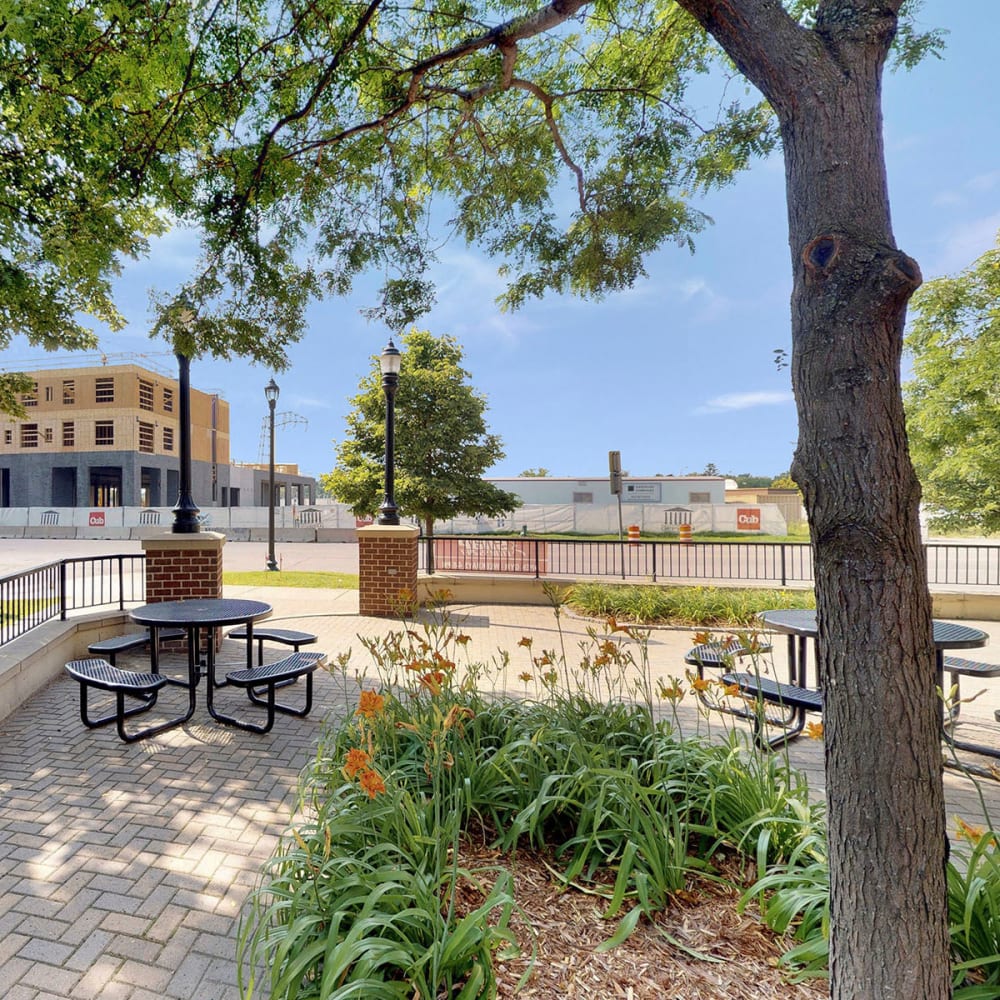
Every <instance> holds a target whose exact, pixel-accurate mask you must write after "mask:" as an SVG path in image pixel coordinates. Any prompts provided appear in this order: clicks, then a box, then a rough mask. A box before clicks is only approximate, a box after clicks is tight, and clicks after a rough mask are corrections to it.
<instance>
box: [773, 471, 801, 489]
mask: <svg viewBox="0 0 1000 1000" xmlns="http://www.w3.org/2000/svg"><path fill="white" fill-rule="evenodd" d="M798 488H799V484H798V483H797V482H795V480H794V479H792V477H791V476H790V475H789V474H788V473H787V472H783V473H782V474H781V475H780V476H775V477H774V479H772V480H771V489H773V490H797V489H798Z"/></svg>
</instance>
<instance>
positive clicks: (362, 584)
mask: <svg viewBox="0 0 1000 1000" xmlns="http://www.w3.org/2000/svg"><path fill="white" fill-rule="evenodd" d="M419 534H420V532H419V530H418V529H417V528H415V527H413V526H412V525H408V524H400V525H383V524H373V525H370V526H369V527H366V528H359V529H358V608H359V610H360V612H361V614H363V615H370V616H371V617H373V618H388V617H395V616H396V615H398V614H399V609H400V602H401V595H402V594H403V593H404V592H405V593H409V594H410V595H411V600H413V599H416V595H417V537H418V535H419Z"/></svg>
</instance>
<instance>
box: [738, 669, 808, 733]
mask: <svg viewBox="0 0 1000 1000" xmlns="http://www.w3.org/2000/svg"><path fill="white" fill-rule="evenodd" d="M722 683H723V684H735V685H736V686H737V687H738V688H739V689H740V693H741V694H743V695H744V697H746V698H748V699H751V700H754V701H756V700H760V701H766V702H768V703H769V704H771V705H779V706H781V707H782V708H785V709H791V710H792V718H791V719H790V720H782V721H781V722H779V723H778V724H779V725H781V726H782V727H783V731H782V732H781V733H780V734H779V735H777V736H774V737H772V738H771V739H770V740H769V739H767V737H766V735H765V733H764V726H765V725H766V724H767V723H768V722H771V721H774V720H770V719H768V718H767V717H766V715H765V714H764V712H762V711H760V710H758V711H756V712H752V713H749V716H750V718H751V719H752V721H753V736H754V741H755V742H756V743H757V745H758V746H760V747H766V748H767V749H770V750H774V749H776V748H777V747H780V746H782V745H783V744H785V743H787V742H789V740H793V739H795V737H796V736H798V735H799V733H801V732H802V730H803V728H804V726H805V717H806V714H807V713H808V712H822V711H823V692H822V691H821V690H820V689H819V688H810V687H800V686H799V685H798V684H782V683H781V682H780V681H774V680H771V678H770V677H761V676H760V675H759V674H745V673H739V674H725V675H723V678H722Z"/></svg>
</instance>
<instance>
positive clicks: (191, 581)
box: [142, 531, 226, 649]
mask: <svg viewBox="0 0 1000 1000" xmlns="http://www.w3.org/2000/svg"><path fill="white" fill-rule="evenodd" d="M225 544H226V536H225V535H223V534H220V533H219V532H217V531H198V532H193V533H191V534H183V533H178V534H176V535H175V534H165V535H156V536H154V537H152V538H144V539H143V540H142V550H143V552H145V553H146V603H147V604H155V603H158V602H159V601H183V600H188V599H190V598H192V597H222V546H223V545H225ZM221 642H222V629H216V635H215V646H216V649H218V647H219V645H220V644H221Z"/></svg>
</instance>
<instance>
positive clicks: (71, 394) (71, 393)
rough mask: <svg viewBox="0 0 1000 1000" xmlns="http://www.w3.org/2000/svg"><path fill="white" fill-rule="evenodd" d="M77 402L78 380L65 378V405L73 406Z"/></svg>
mask: <svg viewBox="0 0 1000 1000" xmlns="http://www.w3.org/2000/svg"><path fill="white" fill-rule="evenodd" d="M75 402H76V380H75V379H71V378H64V379H63V406H72V405H73V404H74V403H75Z"/></svg>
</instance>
